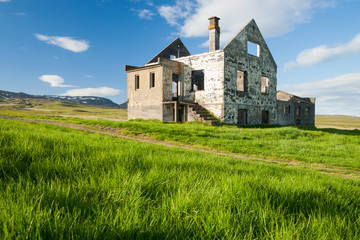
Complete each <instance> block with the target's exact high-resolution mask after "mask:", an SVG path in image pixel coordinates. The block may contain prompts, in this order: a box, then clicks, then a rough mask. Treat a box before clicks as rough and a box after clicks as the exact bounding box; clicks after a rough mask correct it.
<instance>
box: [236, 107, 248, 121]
mask: <svg viewBox="0 0 360 240" xmlns="http://www.w3.org/2000/svg"><path fill="white" fill-rule="evenodd" d="M237 124H239V125H245V124H247V109H238V120H237Z"/></svg>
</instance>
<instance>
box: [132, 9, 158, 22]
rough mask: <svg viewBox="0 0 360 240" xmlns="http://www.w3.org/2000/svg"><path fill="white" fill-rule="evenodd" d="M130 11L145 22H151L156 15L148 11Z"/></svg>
mask: <svg viewBox="0 0 360 240" xmlns="http://www.w3.org/2000/svg"><path fill="white" fill-rule="evenodd" d="M131 11H134V12H136V13H137V15H138V16H139V18H141V19H146V20H151V19H152V17H153V16H155V15H156V14H155V13H153V12H152V11H150V10H149V9H131Z"/></svg>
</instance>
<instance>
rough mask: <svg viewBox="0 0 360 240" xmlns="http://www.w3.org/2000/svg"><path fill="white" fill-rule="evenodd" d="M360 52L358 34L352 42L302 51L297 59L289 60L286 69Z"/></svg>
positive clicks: (359, 36) (359, 37)
mask: <svg viewBox="0 0 360 240" xmlns="http://www.w3.org/2000/svg"><path fill="white" fill-rule="evenodd" d="M358 53H360V34H358V35H356V36H355V37H354V38H353V39H352V40H351V41H350V42H348V43H345V44H340V45H338V46H337V47H333V48H330V47H328V46H325V45H320V46H317V47H314V48H311V49H306V50H304V51H302V52H300V53H299V54H298V55H297V57H296V60H295V61H291V62H287V63H286V64H285V66H284V69H285V70H289V69H291V68H294V67H303V66H314V65H317V64H320V63H323V62H326V61H330V60H334V59H339V58H343V57H346V56H351V55H355V54H358Z"/></svg>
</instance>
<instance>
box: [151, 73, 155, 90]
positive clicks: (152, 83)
mask: <svg viewBox="0 0 360 240" xmlns="http://www.w3.org/2000/svg"><path fill="white" fill-rule="evenodd" d="M154 87H155V73H154V72H151V73H150V88H154Z"/></svg>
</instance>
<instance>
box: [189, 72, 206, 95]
mask: <svg viewBox="0 0 360 240" xmlns="http://www.w3.org/2000/svg"><path fill="white" fill-rule="evenodd" d="M204 78H205V74H204V70H197V71H192V72H191V90H192V91H198V90H204Z"/></svg>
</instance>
